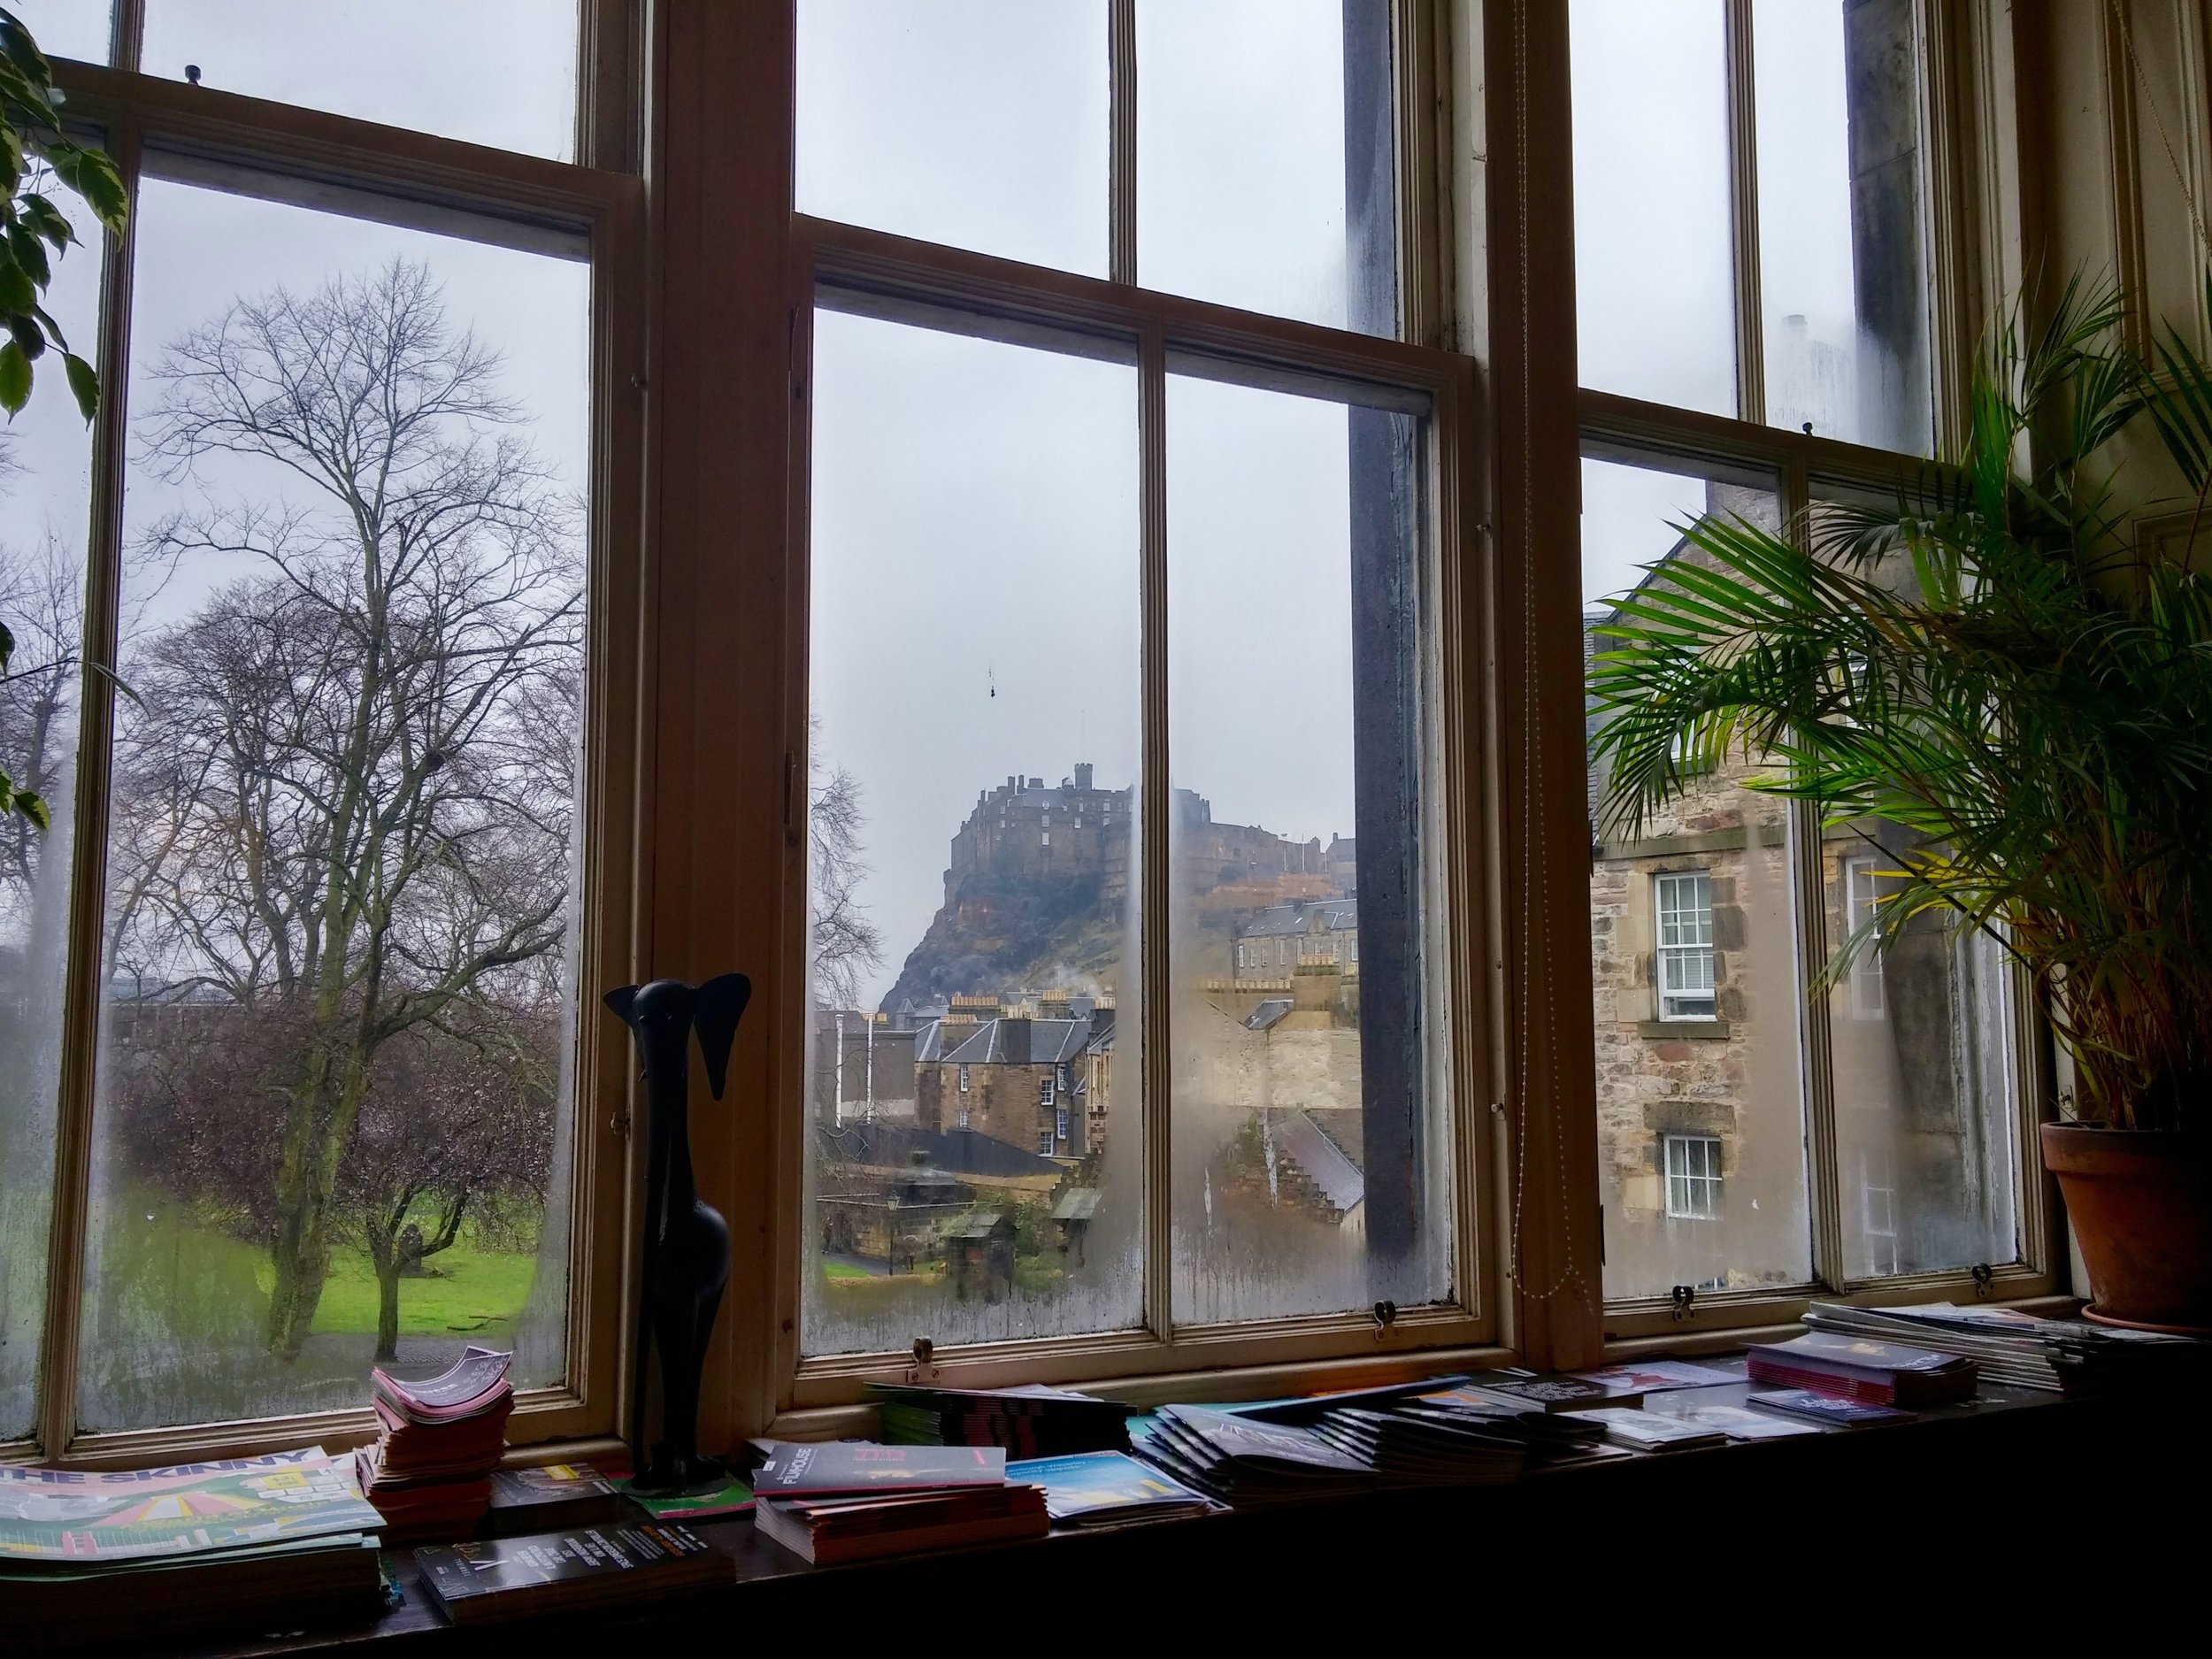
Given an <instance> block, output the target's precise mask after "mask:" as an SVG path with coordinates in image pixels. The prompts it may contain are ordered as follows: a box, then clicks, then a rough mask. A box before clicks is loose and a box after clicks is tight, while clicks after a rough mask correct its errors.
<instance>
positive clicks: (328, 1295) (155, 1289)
mask: <svg viewBox="0 0 2212 1659" xmlns="http://www.w3.org/2000/svg"><path fill="white" fill-rule="evenodd" d="M120 1225H121V1227H122V1229H123V1236H122V1237H121V1238H119V1239H117V1240H114V1244H115V1245H122V1246H125V1247H126V1248H125V1249H124V1250H123V1251H118V1252H115V1255H116V1259H115V1261H114V1265H115V1266H117V1267H119V1268H120V1267H123V1266H124V1265H125V1263H126V1262H127V1263H128V1268H129V1270H130V1271H133V1272H134V1274H136V1275H138V1276H141V1277H142V1282H143V1283H144V1286H145V1288H146V1290H147V1292H148V1293H149V1295H150V1300H151V1301H152V1302H153V1303H154V1304H155V1305H156V1306H160V1307H165V1308H168V1309H171V1310H179V1309H180V1304H184V1303H191V1302H199V1301H202V1300H204V1299H207V1298H210V1297H212V1298H215V1299H218V1300H220V1299H223V1298H226V1297H229V1298H237V1299H241V1300H242V1299H243V1298H244V1297H245V1296H246V1295H248V1294H251V1295H252V1296H253V1298H254V1300H255V1302H256V1304H257V1305H256V1306H255V1307H254V1309H253V1313H252V1317H253V1321H254V1323H255V1324H258V1323H259V1320H260V1317H261V1313H262V1310H264V1309H265V1308H266V1307H267V1305H268V1297H269V1292H270V1290H271V1288H272V1287H273V1286H274V1284H275V1282H276V1270H275V1269H274V1267H273V1266H272V1265H271V1263H270V1261H269V1253H268V1251H267V1250H265V1249H264V1248H262V1247H260V1246H259V1245H255V1244H247V1243H244V1242H242V1241H241V1240H237V1239H234V1238H233V1237H231V1236H230V1235H229V1234H228V1233H225V1232H223V1231H222V1230H221V1229H220V1228H217V1227H211V1226H208V1225H204V1223H202V1222H200V1221H198V1220H197V1219H196V1218H195V1217H191V1216H190V1215H188V1214H187V1213H186V1212H185V1211H184V1210H183V1208H182V1207H181V1206H180V1205H177V1204H174V1203H164V1202H159V1201H147V1200H145V1199H143V1198H142V1199H141V1200H140V1201H139V1202H138V1203H137V1204H135V1205H134V1206H127V1207H124V1208H123V1211H122V1219H121V1221H120ZM112 1248H113V1247H112V1246H111V1250H112ZM424 1265H425V1266H426V1268H428V1269H429V1270H430V1271H431V1274H433V1275H434V1277H425V1278H422V1279H402V1280H400V1282H399V1329H400V1334H401V1335H403V1336H447V1337H450V1336H480V1335H488V1336H494V1337H503V1336H506V1335H508V1334H509V1333H511V1331H512V1329H513V1325H514V1321H515V1319H516V1317H518V1315H519V1314H520V1313H521V1312H522V1310H523V1305H524V1304H525V1303H526V1302H528V1301H529V1298H530V1286H531V1282H532V1280H533V1279H534V1278H535V1276H536V1273H537V1266H538V1263H537V1257H536V1256H534V1255H531V1254H529V1253H527V1252H524V1251H513V1250H487V1249H481V1248H478V1246H477V1243H476V1240H475V1238H474V1236H473V1233H472V1230H468V1229H465V1230H464V1231H463V1233H462V1234H461V1237H460V1239H459V1240H457V1242H456V1243H455V1244H454V1246H453V1248H450V1249H448V1250H442V1251H440V1252H439V1253H438V1254H437V1255H435V1256H432V1257H431V1258H430V1259H429V1260H428V1261H427V1262H426V1263H424ZM249 1285H250V1286H253V1290H252V1292H250V1293H249V1292H248V1291H247V1290H246V1286H249ZM376 1311H377V1293H376V1274H375V1272H374V1271H373V1270H372V1269H371V1268H370V1266H369V1258H368V1257H367V1256H365V1255H364V1254H363V1253H362V1252H361V1251H359V1250H357V1249H349V1248H339V1249H337V1250H335V1251H334V1252H333V1253H332V1256H331V1262H330V1277H329V1278H328V1279H326V1280H325V1281H324V1284H323V1295H322V1301H321V1302H320V1303H319V1304H318V1305H317V1307H316V1310H315V1329H316V1330H318V1331H326V1332H366V1333H374V1331H375V1330H376ZM189 1323H190V1324H192V1325H198V1324H199V1323H200V1321H198V1320H191V1321H190V1322H189Z"/></svg>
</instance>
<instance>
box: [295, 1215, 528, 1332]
mask: <svg viewBox="0 0 2212 1659" xmlns="http://www.w3.org/2000/svg"><path fill="white" fill-rule="evenodd" d="M257 1255H258V1256H259V1258H260V1259H259V1261H258V1262H257V1264H256V1267H255V1271H254V1279H255V1282H256V1283H257V1284H258V1285H259V1286H260V1287H261V1294H263V1295H264V1296H266V1295H267V1294H269V1291H270V1289H271V1287H272V1286H273V1285H274V1283H275V1277H276V1276H275V1270H274V1269H273V1268H272V1267H271V1266H270V1264H269V1259H268V1256H267V1254H266V1253H265V1252H257ZM424 1266H426V1268H428V1269H429V1270H430V1272H431V1273H432V1274H434V1275H436V1277H434V1278H433V1277H427V1276H426V1277H425V1278H422V1279H401V1280H400V1281H399V1332H400V1334H401V1335H402V1336H483V1335H491V1336H505V1335H506V1334H507V1333H509V1332H510V1331H511V1329H512V1328H513V1325H514V1320H515V1316H516V1315H518V1314H519V1313H520V1312H521V1311H522V1307H523V1304H524V1303H525V1302H527V1301H528V1300H529V1299H530V1282H531V1280H532V1279H534V1277H535V1276H536V1274H537V1269H538V1263H537V1258H536V1257H535V1256H524V1255H520V1254H518V1253H513V1252H509V1251H504V1250H480V1249H477V1248H475V1246H474V1245H473V1244H472V1242H470V1241H469V1240H467V1239H466V1238H463V1239H461V1240H458V1241H457V1242H456V1243H455V1244H454V1246H453V1248H451V1249H449V1250H441V1251H440V1252H439V1253H438V1254H437V1255H435V1256H432V1257H431V1258H430V1259H429V1261H427V1262H426V1263H424ZM376 1310H377V1292H376V1274H375V1272H374V1271H373V1270H372V1269H371V1268H370V1266H369V1258H368V1257H367V1256H364V1255H362V1254H361V1252H360V1251H358V1250H341V1251H339V1252H338V1253H337V1255H336V1256H334V1258H333V1259H332V1261H331V1263H330V1277H329V1278H328V1279H326V1280H325V1281H324V1282H323V1299H322V1301H321V1302H319V1303H318V1304H317V1305H316V1308H315V1328H316V1329H317V1330H318V1331H374V1330H375V1329H376Z"/></svg>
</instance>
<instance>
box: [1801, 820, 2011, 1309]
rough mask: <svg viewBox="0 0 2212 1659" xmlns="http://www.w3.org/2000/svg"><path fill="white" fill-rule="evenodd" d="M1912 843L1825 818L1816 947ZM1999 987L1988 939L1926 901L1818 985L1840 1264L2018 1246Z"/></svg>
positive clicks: (1853, 914)
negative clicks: (1890, 934)
mask: <svg viewBox="0 0 2212 1659" xmlns="http://www.w3.org/2000/svg"><path fill="white" fill-rule="evenodd" d="M1914 845H1915V841H1914V838H1912V837H1911V836H1910V835H1909V834H1908V833H1904V832H1901V831H1900V830H1898V829H1897V828H1896V827H1895V826H1892V825H1884V824H1869V825H1855V826H1849V827H1844V826H1838V827H1836V828H1834V829H1832V830H1830V831H1828V832H1827V833H1826V834H1825V835H1824V838H1823V841H1822V845H1821V876H1822V884H1823V890H1824V908H1825V910H1826V919H1827V929H1828V940H1829V944H1830V947H1831V948H1833V947H1835V946H1837V945H1839V944H1841V943H1842V941H1844V940H1845V939H1846V938H1847V937H1848V936H1849V934H1850V933H1851V932H1852V931H1853V930H1854V929H1855V928H1856V927H1858V926H1861V925H1862V924H1863V923H1864V922H1866V921H1867V920H1869V919H1870V917H1871V916H1872V915H1873V914H1874V913H1875V911H1876V909H1877V907H1878V906H1879V905H1880V904H1881V903H1882V902H1884V901H1885V900H1886V898H1887V897H1888V896H1889V895H1891V894H1893V892H1895V891H1896V889H1897V887H1898V885H1899V879H1900V875H1901V872H1902V871H1903V870H1904V868H1905V861H1904V858H1903V857H1902V854H1903V853H1904V852H1905V850H1906V849H1909V848H1911V847H1912V846H1914ZM2012 988H2013V982H2012V971H2011V969H2010V967H2009V965H2008V963H2007V962H2006V959H2005V956H2004V951H2003V948H2002V947H2001V946H2000V945H1999V944H1998V943H1997V942H1996V941H1994V940H1993V939H1990V938H1988V937H1987V936H1986V935H1985V934H1982V933H1977V932H1974V931H1972V930H1965V931H1961V930H1959V929H1957V928H1955V927H1953V926H1951V923H1950V919H1949V918H1947V917H1944V916H1940V915H1934V914H1930V915H1924V916H1916V917H1914V918H1912V919H1911V920H1910V921H1909V922H1908V923H1907V924H1906V925H1905V931H1904V933H1903V935H1902V937H1901V938H1899V939H1896V940H1893V941H1891V943H1889V944H1888V945H1887V946H1886V947H1884V948H1882V949H1878V950H1873V951H1870V952H1868V953H1866V954H1864V955H1863V956H1860V957H1859V958H1857V959H1856V960H1855V962H1854V963H1853V964H1852V966H1851V968H1850V969H1849V971H1848V972H1846V973H1845V974H1844V975H1842V977H1841V978H1840V979H1839V982H1838V984H1837V985H1836V987H1835V990H1834V991H1833V992H1832V994H1831V997H1830V1002H1829V1017H1828V1030H1829V1048H1830V1051H1831V1053H1832V1055H1833V1056H1834V1060H1835V1076H1836V1082H1835V1093H1836V1156H1837V1163H1838V1168H1839V1176H1840V1179H1841V1180H1842V1183H1843V1192H1842V1194H1841V1197H1842V1210H1843V1245H1844V1266H1843V1271H1844V1272H1845V1274H1846V1275H1847V1277H1849V1278H1852V1279H1881V1278H1886V1277H1889V1276H1891V1275H1893V1274H1897V1273H1926V1272H1935V1271H1941V1270H1944V1269H1957V1268H1962V1267H1973V1266H1976V1265H1978V1264H1981V1263H1988V1264H1990V1265H1992V1266H2001V1265H2003V1264H2004V1263H2008V1262H2012V1261H2015V1260H2016V1259H2018V1256H2019V1254H2020V1240H2019V1230H2018V1218H2017V1216H2016V1211H2015V1207H2014V1188H2015V1183H2016V1171H2017V1170H2018V1167H2019V1163H2018V1160H2019V1147H2018V1143H2017V1140H2016V1136H2017V1130H2016V1126H2015V1125H2016V1121H2017V1114H2016V1111H2015V1110H2014V1108H2013V1101H2014V1100H2015V1098H2016V1083H2015V1079H2014V1070H2013V1060H2012V1056H2013V1048H2012V1041H2011V1033H2012V1001H2011V999H2012Z"/></svg>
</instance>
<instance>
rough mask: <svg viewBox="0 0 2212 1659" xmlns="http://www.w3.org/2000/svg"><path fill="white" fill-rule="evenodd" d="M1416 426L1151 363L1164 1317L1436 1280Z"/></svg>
mask: <svg viewBox="0 0 2212 1659" xmlns="http://www.w3.org/2000/svg"><path fill="white" fill-rule="evenodd" d="M1425 425H1426V423H1425V420H1424V419H1422V418H1420V417H1419V416H1417V415H1413V414H1409V413H1398V412H1393V411H1382V410H1376V409H1368V408H1350V407H1347V406H1346V405H1345V404H1343V403H1336V402H1332V401H1327V400H1325V399H1324V398H1320V397H1306V396H1286V395H1285V394H1284V393H1281V392H1279V391H1272V390H1263V389H1259V388H1254V387H1249V386H1241V385H1233V384H1225V383H1220V382H1217V381H1213V380H1199V379H1191V378H1187V377H1185V376H1181V375H1176V376H1171V378H1170V379H1169V381H1168V391H1167V439H1168V446H1167V464H1168V526H1169V529H1168V657H1169V693H1168V697H1169V733H1170V737H1169V752H1170V756H1171V763H1170V764H1171V776H1172V782H1173V786H1174V794H1173V796H1172V799H1171V803H1170V811H1169V824H1170V830H1169V838H1168V846H1169V854H1170V858H1171V866H1170V878H1169V879H1170V899H1169V910H1170V921H1169V928H1170V933H1169V938H1170V941H1171V953H1172V955H1171V964H1170V966H1171V974H1170V1013H1171V1019H1172V1022H1173V1025H1172V1035H1173V1066H1172V1086H1171V1087H1172V1094H1171V1118H1172V1150H1173V1166H1174V1173H1173V1182H1174V1185H1173V1191H1172V1194H1171V1205H1172V1216H1173V1224H1174V1240H1175V1245H1174V1248H1175V1257H1174V1282H1175V1290H1174V1295H1175V1302H1174V1314H1175V1318H1176V1320H1177V1321H1178V1322H1179V1323H1186V1324H1187V1323H1194V1322H1195V1323H1199V1324H1210V1323H1215V1322H1219V1321H1228V1320H1242V1319H1260V1318H1269V1317H1281V1316H1290V1315H1299V1314H1321V1313H1337V1312H1343V1311H1347V1310H1355V1309H1362V1308H1371V1307H1372V1306H1373V1305H1374V1303H1376V1302H1379V1301H1383V1300H1388V1301H1391V1302H1397V1303H1399V1304H1400V1305H1402V1306H1415V1305H1419V1304H1422V1303H1433V1302H1445V1301H1448V1300H1449V1299H1450V1297H1451V1295H1452V1290H1453V1278H1452V1271H1453V1261H1452V1252H1451V1235H1450V1216H1451V1199H1450V1192H1451V1183H1450V1155H1449V1140H1448V1135H1449V1124H1450V1112H1449V1109H1448V1102H1449V1094H1448V1088H1447V1087H1446V1079H1447V1075H1448V1073H1447V1070H1446V1068H1445V1067H1444V1066H1443V1064H1441V1063H1440V1057H1439V1056H1440V1049H1439V1042H1440V1035H1441V1015H1440V1004H1439V1002H1438V998H1439V996H1440V994H1441V990H1442V986H1443V982H1444V976H1443V973H1442V971H1441V967H1440V961H1439V959H1438V958H1437V956H1435V955H1434V954H1433V953H1432V941H1431V938H1430V934H1429V930H1428V928H1427V927H1426V926H1425V919H1424V918H1425V915H1426V910H1425V904H1426V903H1427V902H1429V899H1428V895H1430V894H1431V893H1432V888H1433V883H1432V880H1431V879H1430V872H1429V871H1428V869H1427V867H1426V864H1425V856H1426V854H1427V852H1428V850H1429V849H1430V848H1431V847H1432V845H1433V841H1432V837H1431V836H1430V834H1429V833H1428V831H1427V827H1426V826H1427V824H1428V822H1429V819H1430V817H1431V815H1432V813H1433V810H1434V803H1433V802H1432V800H1431V799H1430V792H1429V791H1428V790H1427V789H1426V787H1425V783H1426V780H1427V779H1428V777H1429V775H1430V774H1429V772H1428V771H1427V769H1426V766H1425V757H1426V755H1427V752H1428V742H1429V737H1428V725H1427V723H1428V710H1430V708H1431V707H1432V700H1431V695H1430V687H1429V685H1428V682H1427V680H1426V677H1425V671H1424V669H1423V664H1424V663H1425V660H1426V657H1425V652H1424V650H1423V649H1422V643H1421V641H1422V639H1423V635H1424V631H1425V626H1426V624H1427V618H1428V614H1429V613H1428V604H1429V600H1428V591H1427V588H1426V581H1427V577H1426V571H1427V563H1428V538H1427V533H1426V528H1425V520H1424V518H1423V510H1422V506H1421V495H1422V488H1423V482H1422V475H1421V474H1422V468H1421V458H1420V457H1421V456H1422V453H1423V447H1422V446H1423V444H1424V443H1425Z"/></svg>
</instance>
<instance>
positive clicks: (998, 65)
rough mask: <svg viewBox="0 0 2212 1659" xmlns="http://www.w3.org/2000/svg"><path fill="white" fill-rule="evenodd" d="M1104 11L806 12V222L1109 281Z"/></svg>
mask: <svg viewBox="0 0 2212 1659" xmlns="http://www.w3.org/2000/svg"><path fill="white" fill-rule="evenodd" d="M1107 46H1108V30H1107V25H1106V4H1105V0H1051V4H1037V3H1036V0H800V4H799V8H798V103H799V113H798V141H797V142H798V165H797V189H798V197H797V199H798V206H799V211H801V212H803V213H812V214H815V215H818V217H820V218H823V219H844V220H846V221H848V222H849V223H851V224H856V225H866V226H869V227H872V228H873V229H876V230H887V231H895V232H897V233H898V234H901V235H904V236H918V237H920V238H922V239H923V240H925V241H927V242H946V243H949V244H950V245H952V246H954V247H957V248H970V249H973V250H976V251H977V252H979V253H990V254H999V255H1002V256H1003V257H1007V258H1010V259H1022V260H1026V261H1027V262H1029V263H1030V264H1032V265H1052V266H1055V267H1056V268H1057V269H1060V270H1063V271H1075V272H1079V273H1083V274H1084V275H1087V276H1104V275H1105V274H1106V260H1107V240H1108V227H1109V225H1110V206H1109V203H1108V198H1107V170H1108V154H1109V150H1110V139H1111V131H1112V121H1111V116H1110V107H1109V106H1110V96H1111V78H1110V72H1109V68H1108V64H1107Z"/></svg>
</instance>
